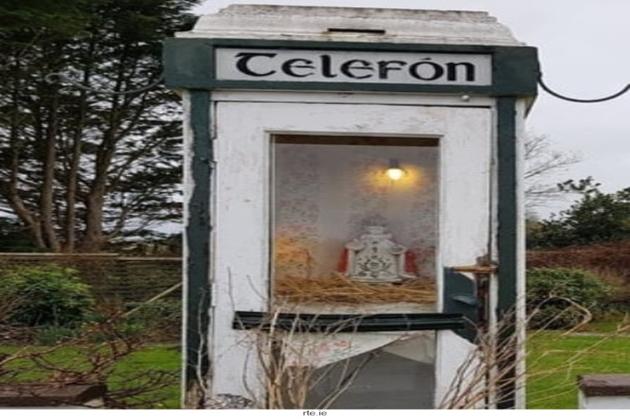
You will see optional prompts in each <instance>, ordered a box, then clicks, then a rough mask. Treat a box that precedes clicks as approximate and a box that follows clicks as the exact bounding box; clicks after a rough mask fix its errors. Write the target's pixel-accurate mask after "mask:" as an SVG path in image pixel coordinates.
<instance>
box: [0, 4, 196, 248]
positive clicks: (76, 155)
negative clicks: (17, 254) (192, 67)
mask: <svg viewBox="0 0 630 420" xmlns="http://www.w3.org/2000/svg"><path fill="white" fill-rule="evenodd" d="M195 3H196V1H189V0H89V1H88V0H55V1H48V0H44V1H42V0H35V1H34V0H26V1H24V0H20V1H10V2H8V3H3V5H2V6H1V7H0V15H1V17H0V47H1V48H0V54H1V58H0V77H2V80H3V84H2V88H1V90H0V153H1V155H0V211H4V212H5V213H10V214H13V215H15V216H16V217H17V218H18V219H19V220H20V222H21V223H22V225H23V226H24V227H25V228H27V229H28V231H29V232H30V236H31V238H32V240H33V242H34V244H35V245H36V246H37V247H38V248H41V249H47V250H51V251H55V252H57V251H66V252H74V251H77V250H78V251H86V252H94V251H99V250H101V249H103V248H104V247H106V246H107V244H108V243H109V242H110V241H111V240H112V239H114V238H117V237H120V236H124V235H133V234H137V233H138V232H143V233H146V232H147V228H150V227H151V226H153V225H155V224H159V223H162V222H165V221H169V220H175V219H177V218H178V217H180V213H181V210H180V204H179V202H178V201H179V200H178V198H177V195H178V193H179V191H178V185H179V182H180V178H181V156H180V155H181V124H180V122H179V121H180V119H181V115H180V107H179V101H178V97H177V96H176V95H175V94H174V93H173V92H170V91H168V90H166V89H165V88H164V87H163V85H161V84H158V85H156V86H154V87H152V88H151V89H148V90H144V91H136V92H129V93H127V94H124V95H115V96H112V95H107V94H103V93H99V92H96V91H86V90H80V89H77V88H75V87H72V86H69V85H68V84H67V83H64V82H63V81H60V80H58V79H51V78H50V77H49V78H47V77H46V76H47V75H49V74H51V73H62V74H64V75H66V76H67V77H71V78H74V80H76V81H77V82H79V83H82V84H84V85H89V86H91V87H93V88H94V89H96V90H114V91H133V90H136V89H138V88H141V87H143V86H147V85H149V84H151V83H152V82H155V81H156V80H158V78H159V75H160V68H161V58H160V55H161V41H162V40H163V39H164V38H166V37H169V36H172V35H173V33H174V32H175V31H181V30H186V29H189V28H190V26H191V25H192V22H193V17H192V16H191V15H190V14H189V13H188V11H189V9H190V8H191V7H192V6H193V5H194V4H195Z"/></svg>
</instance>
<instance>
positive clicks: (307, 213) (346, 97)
mask: <svg viewBox="0 0 630 420" xmlns="http://www.w3.org/2000/svg"><path fill="white" fill-rule="evenodd" d="M164 61H165V77H166V82H167V85H168V86H169V87H171V88H173V89H177V90H179V91H181V92H182V95H183V98H184V104H185V139H186V140H185V141H186V143H185V147H186V148H185V169H186V178H185V186H186V235H185V236H186V240H185V245H186V247H185V249H186V264H187V266H186V270H185V272H186V277H185V296H186V299H187V301H186V308H187V309H186V316H185V339H184V345H185V348H186V352H185V369H184V374H185V379H186V380H185V383H186V389H187V391H188V397H189V398H188V402H187V403H188V404H189V405H191V404H196V402H194V401H192V400H193V399H194V394H193V392H192V391H193V390H194V389H197V390H198V389H200V388H207V391H208V393H207V395H205V396H206V397H208V398H210V399H216V397H217V396H226V395H227V396H232V397H234V396H237V397H243V398H247V399H249V400H252V401H254V402H255V404H256V405H258V406H259V407H264V406H265V404H266V401H268V400H267V396H266V395H265V392H266V389H267V388H266V386H265V384H264V378H265V375H264V373H263V370H264V369H263V367H264V363H262V365H261V362H260V361H259V358H258V356H257V355H256V352H257V351H258V350H257V348H256V345H255V344H254V342H255V341H256V340H255V339H254V338H255V337H256V335H259V334H264V332H262V331H264V329H265V328H266V327H269V325H266V323H267V324H268V320H269V316H270V314H275V315H276V316H277V317H278V318H277V319H276V321H278V322H280V324H282V322H285V326H286V325H291V322H292V320H295V319H301V318H302V317H304V316H305V315H309V316H310V315H314V316H317V317H319V318H317V322H318V323H322V322H324V320H326V319H333V320H334V319H337V318H335V317H344V316H359V317H360V321H358V322H357V323H356V324H354V330H352V331H347V330H342V331H337V332H336V333H335V334H334V337H333V336H331V335H329V334H328V335H327V334H326V333H322V330H321V328H320V329H319V330H316V331H315V330H314V331H306V332H300V333H299V334H298V333H295V334H292V337H293V338H292V339H293V340H295V341H296V342H299V343H302V345H304V344H305V343H306V345H308V346H310V348H312V349H314V350H313V352H312V353H308V356H307V358H308V357H310V358H311V359H310V360H307V361H304V360H301V361H296V362H295V365H300V364H310V365H311V366H316V367H318V368H324V367H326V366H332V365H333V364H335V363H340V362H343V360H349V359H350V358H352V360H354V362H352V363H355V364H361V363H362V360H363V359H362V358H365V357H366V355H367V354H371V355H374V354H376V355H377V356H378V357H375V358H374V360H373V361H370V362H369V363H367V364H366V365H365V367H363V368H362V371H357V372H358V375H357V376H356V378H354V382H353V383H352V384H351V385H350V386H349V387H348V389H347V391H346V393H345V394H344V395H342V396H341V397H340V398H339V399H338V400H337V401H336V403H335V404H333V405H332V407H338V408H433V407H443V406H446V405H448V404H447V402H445V400H444V399H445V397H446V396H447V395H448V391H449V389H450V388H452V386H453V381H454V378H455V377H456V375H457V370H458V368H459V367H460V366H461V365H462V363H463V362H464V361H465V360H466V359H467V358H468V357H469V356H470V352H471V351H472V350H474V348H475V334H476V333H477V332H478V330H479V329H482V330H485V331H488V330H489V331H492V329H493V328H496V324H497V319H503V322H505V320H506V319H507V320H509V322H511V323H513V331H512V332H513V333H515V334H517V335H518V336H519V337H521V338H519V340H518V342H517V343H516V348H515V350H516V351H520V348H521V346H522V344H523V341H522V337H523V336H524V331H523V325H522V323H523V311H524V308H523V306H522V301H521V298H522V297H523V293H524V278H523V272H524V246H523V245H524V236H523V234H524V229H523V207H522V186H521V170H520V165H521V159H522V152H521V146H522V142H521V141H520V135H521V133H522V131H523V121H524V118H525V115H526V113H527V111H528V109H529V107H530V106H531V104H532V102H533V99H534V97H535V95H536V82H537V77H538V62H537V58H536V50H535V49H534V48H531V47H526V46H524V45H522V44H521V43H520V42H518V41H517V40H515V39H514V38H513V36H512V35H511V33H510V31H509V30H508V29H507V28H506V27H504V26H503V25H501V24H499V23H498V22H497V21H496V19H494V18H493V17H491V16H488V15H487V14H486V13H483V12H458V11H427V10H396V9H358V8H330V7H292V6H259V5H257V6H254V5H251V6H250V5H235V6H230V7H228V8H226V9H223V10H221V11H219V12H218V13H216V14H213V15H207V16H202V17H201V18H200V19H199V20H198V22H197V24H196V25H195V27H194V29H193V30H192V31H189V32H184V33H180V34H178V36H177V38H174V39H168V40H167V41H166V43H165V58H164ZM389 169H393V170H400V173H399V175H397V177H398V176H399V177H402V178H401V179H398V178H395V177H390V179H386V176H387V175H388V174H389V172H388V170H389ZM379 177H380V178H379ZM373 225H378V226H379V227H378V228H372V232H382V231H383V230H384V229H386V230H387V232H388V234H391V236H390V237H389V238H390V239H389V240H390V242H387V243H388V244H390V245H387V246H385V245H383V246H381V248H380V249H389V248H387V247H388V246H389V247H390V248H391V246H392V245H391V244H392V243H394V244H396V246H399V248H395V247H394V248H391V249H401V250H402V249H404V255H402V254H396V255H399V256H398V257H396V258H398V260H397V261H399V262H400V263H401V264H402V265H404V267H402V266H401V267H402V268H401V270H402V269H403V268H404V270H407V271H406V274H405V276H406V277H405V280H404V281H403V280H401V281H400V282H394V283H396V284H389V285H379V284H376V285H370V286H369V287H372V288H374V287H376V288H379V287H381V288H382V289H378V290H383V291H384V292H383V296H384V295H385V294H386V292H387V291H388V290H394V289H392V288H395V287H409V288H412V286H411V285H414V286H413V287H426V290H433V291H434V294H435V296H434V299H428V300H426V301H419V300H417V299H416V300H413V301H412V300H409V301H406V300H405V299H402V300H400V301H391V300H389V301H385V300H382V301H378V300H376V301H374V300H372V301H366V302H365V303H361V302H359V303H357V302H345V301H343V299H341V300H340V299H336V300H332V301H330V302H327V301H322V300H321V299H319V300H318V299H312V301H308V299H306V300H305V301H302V302H300V304H299V305H298V306H292V307H291V310H289V309H288V307H284V308H280V309H278V306H277V303H278V301H280V297H286V296H288V295H286V294H282V293H280V292H279V291H278V290H279V289H278V287H280V286H278V284H280V283H279V282H280V280H279V277H280V276H281V275H282V276H286V278H288V279H293V280H295V279H296V276H297V278H298V280H295V282H297V283H296V284H298V283H299V284H302V285H303V284H307V285H308V284H310V285H314V284H315V283H304V281H303V280H304V279H303V278H302V277H308V279H307V280H309V281H313V282H317V281H320V280H318V279H327V280H328V281H333V280H330V279H329V277H330V276H332V277H335V276H336V277H335V278H337V277H339V275H343V274H344V273H345V274H347V273H350V271H349V270H347V268H344V269H339V268H338V267H340V266H343V267H346V266H345V265H344V264H346V263H347V261H346V259H347V252H348V251H347V247H346V244H348V243H351V241H352V240H355V242H352V243H354V244H357V243H359V242H357V241H358V239H357V238H359V237H360V235H361V234H365V232H366V229H368V228H369V226H373ZM368 230H369V229H368ZM384 243H385V242H383V244H384ZM344 247H346V248H344ZM375 249H376V248H375ZM374 252H376V251H374ZM378 252H381V251H378ZM401 252H402V251H401ZM300 255H308V257H304V259H303V260H300V258H302V257H300ZM366 258H367V257H366ZM304 261H307V262H308V263H305V262H304ZM374 261H375V260H374ZM374 261H372V263H374ZM339 264H341V265H339ZM374 264H375V263H374ZM305 265H308V270H307V271H308V276H305V275H303V273H302V271H300V270H306V269H305V268H304V266H305ZM404 270H402V271H404ZM402 271H401V272H402ZM296 273H298V274H296ZM366 276H368V277H369V275H368V274H364V276H363V277H362V280H363V283H361V279H352V278H349V279H348V278H344V279H342V280H343V281H345V282H349V283H343V284H351V285H352V286H353V287H358V288H362V287H367V286H365V279H366V278H367V277H366ZM392 276H393V277H392ZM414 276H416V277H417V278H416V279H415V280H411V281H410V280H409V279H408V278H409V277H414ZM387 278H393V279H396V277H395V275H393V274H392V275H390V277H387ZM293 280H291V281H293ZM322 281H323V280H322ZM334 281H337V280H334ZM357 282H358V283H357ZM377 283H378V282H377ZM399 283H400V284H399ZM274 285H275V286H274ZM292 285H293V283H292ZM416 285H420V286H416ZM309 287H310V286H309ZM309 290H310V289H309ZM361 290H363V289H361ZM370 290H372V289H370ZM401 290H402V289H401ZM405 290H406V289H405ZM410 290H411V291H412V292H413V293H420V292H419V290H416V289H413V288H412V289H410ZM426 290H425V291H426ZM320 292H321V291H320ZM320 292H317V293H320ZM324 292H326V290H324ZM283 293H284V292H283ZM313 293H315V292H313ZM423 293H424V292H423ZM306 297H308V296H306ZM274 311H276V312H274ZM277 311H279V312H280V313H277ZM514 314H516V315H514ZM280 324H278V325H280ZM472 324H475V328H471V327H470V326H471V325H472ZM265 325H266V327H265ZM278 328H280V327H278ZM332 347H334V349H333V350H331V348H332ZM302 357H304V355H302ZM519 359H520V357H519V356H518V355H517V354H515V355H514V361H516V362H518V363H516V365H517V368H516V369H514V371H513V372H511V373H510V375H509V376H510V377H512V378H513V379H518V377H520V370H522V369H523V366H522V363H521V362H520V360H519ZM321 382H322V384H323V385H321V384H320V386H319V387H316V389H314V390H313V391H312V396H311V397H309V399H308V401H309V403H308V404H311V406H312V407H313V408H314V407H317V406H318V403H317V402H316V401H315V400H316V398H317V396H320V397H321V396H323V395H325V393H326V392H327V388H326V387H327V386H329V385H330V383H329V382H331V381H328V382H326V380H323V381H321ZM195 383H196V385H197V386H196V387H195ZM200 384H201V386H200ZM497 394H498V395H492V396H491V397H490V398H489V400H488V401H486V402H484V403H479V404H477V405H478V406H483V405H486V406H494V405H496V406H499V407H502V408H509V407H522V406H523V398H522V387H521V384H519V383H518V380H516V382H511V383H509V384H508V385H507V386H504V387H503V388H502V389H500V390H499V391H497Z"/></svg>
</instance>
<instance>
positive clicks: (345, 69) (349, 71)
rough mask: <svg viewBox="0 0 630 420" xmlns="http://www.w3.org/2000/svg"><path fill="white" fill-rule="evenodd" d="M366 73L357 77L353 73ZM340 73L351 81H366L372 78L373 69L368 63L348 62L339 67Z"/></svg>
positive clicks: (361, 61) (363, 61) (359, 61)
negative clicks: (351, 79)
mask: <svg viewBox="0 0 630 420" xmlns="http://www.w3.org/2000/svg"><path fill="white" fill-rule="evenodd" d="M362 70H363V71H368V72H369V73H368V74H362V75H357V74H356V73H355V71H362ZM341 72H342V73H343V74H344V75H346V76H348V77H351V78H353V79H367V78H368V77H372V73H373V72H374V68H373V67H372V64H371V63H370V62H369V61H365V60H348V61H346V62H345V63H343V64H342V65H341Z"/></svg>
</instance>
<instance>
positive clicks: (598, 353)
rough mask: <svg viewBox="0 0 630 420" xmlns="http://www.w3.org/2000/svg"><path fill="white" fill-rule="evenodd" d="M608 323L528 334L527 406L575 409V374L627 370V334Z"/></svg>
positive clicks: (629, 344)
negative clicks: (577, 329)
mask: <svg viewBox="0 0 630 420" xmlns="http://www.w3.org/2000/svg"><path fill="white" fill-rule="evenodd" d="M611 331H614V328H613V327H612V324H611V323H610V322H605V323H602V324H601V325H598V324H594V325H591V326H589V327H588V328H587V329H586V331H585V332H581V333H577V334H571V335H566V336H564V335H563V332H562V331H560V332H558V331H545V332H535V333H531V334H530V336H529V338H528V344H527V347H528V355H527V372H528V379H527V407H528V408H547V409H557V408H577V377H578V375H581V374H587V373H630V335H614V334H613V333H611Z"/></svg>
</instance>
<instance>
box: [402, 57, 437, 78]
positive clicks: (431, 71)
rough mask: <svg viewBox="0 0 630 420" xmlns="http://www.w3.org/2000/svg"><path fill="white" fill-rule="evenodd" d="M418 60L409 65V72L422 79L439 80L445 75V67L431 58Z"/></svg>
mask: <svg viewBox="0 0 630 420" xmlns="http://www.w3.org/2000/svg"><path fill="white" fill-rule="evenodd" d="M425 60H426V61H418V62H417V63H413V64H412V65H411V66H409V74H410V75H411V76H412V77H415V78H416V79H420V80H437V79H439V78H440V77H442V76H443V75H444V67H442V66H440V65H439V64H437V63H433V62H432V61H429V60H431V59H430V58H427V59H425Z"/></svg>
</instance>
